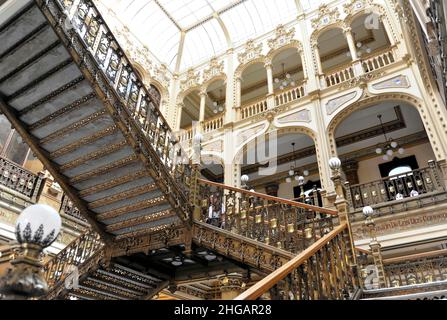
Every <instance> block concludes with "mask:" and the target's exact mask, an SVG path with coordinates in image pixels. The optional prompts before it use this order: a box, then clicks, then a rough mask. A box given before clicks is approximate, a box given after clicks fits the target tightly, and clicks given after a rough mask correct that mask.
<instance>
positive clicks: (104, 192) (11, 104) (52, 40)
mask: <svg viewBox="0 0 447 320" xmlns="http://www.w3.org/2000/svg"><path fill="white" fill-rule="evenodd" d="M15 6H17V8H16V10H15V11H14V12H13V13H12V14H10V17H9V18H8V19H7V20H6V21H5V22H3V23H1V24H0V42H1V43H2V46H1V48H0V111H1V112H2V113H3V114H5V115H6V117H7V118H8V119H9V121H10V122H11V123H12V124H13V126H14V127H15V129H16V130H17V131H18V132H19V133H20V135H21V136H22V137H23V139H24V140H25V141H26V142H27V143H28V144H29V146H30V147H31V149H32V151H33V152H34V153H35V155H36V156H37V157H38V158H39V160H41V161H42V163H43V164H44V166H45V168H46V169H48V170H49V171H50V173H51V174H52V175H53V177H54V178H55V179H56V180H57V181H58V183H59V184H60V185H61V187H62V188H63V190H64V192H65V194H66V195H67V196H68V197H69V198H70V199H71V200H72V201H73V202H74V203H75V205H76V207H77V208H78V209H79V211H80V213H81V214H82V215H83V216H85V217H86V218H87V219H88V222H89V223H90V224H91V225H92V227H93V230H92V231H89V232H88V233H86V234H84V235H82V236H81V237H80V238H78V239H76V240H75V241H74V242H73V243H72V244H70V245H69V246H68V247H67V248H65V249H64V250H63V251H61V252H60V253H59V254H58V255H57V256H56V257H55V258H54V259H53V260H51V261H50V262H49V263H48V264H47V265H46V267H45V274H46V278H47V281H48V283H49V284H50V288H51V290H50V292H49V294H48V295H47V296H46V297H45V298H47V299H56V298H71V299H119V300H121V299H150V298H151V297H152V296H153V295H154V294H156V293H158V292H159V291H160V290H162V289H164V288H166V287H167V286H168V285H169V286H170V285H172V284H175V283H176V281H182V280H187V279H196V278H197V279H198V278H203V277H212V276H213V275H214V276H217V275H221V274H224V273H228V272H256V273H258V274H260V275H266V274H268V273H271V272H272V271H274V270H281V268H282V267H283V266H287V265H288V263H289V262H290V261H294V259H295V258H294V257H295V255H297V254H302V253H303V252H306V257H307V260H306V263H305V265H306V266H307V267H306V268H310V267H312V268H322V269H321V270H325V269H324V268H329V269H328V270H335V271H333V272H335V273H333V276H332V277H330V278H328V279H325V283H326V284H325V285H326V286H328V287H324V288H326V289H327V290H326V291H324V290H323V291H321V292H322V293H321V295H320V296H318V297H335V298H343V297H344V296H343V295H341V294H340V290H341V286H344V285H346V284H347V283H349V280H350V279H351V278H349V277H355V275H353V273H352V270H351V269H352V267H353V265H351V264H350V263H348V261H347V260H346V259H344V256H345V255H346V256H348V253H349V248H351V246H352V244H351V240H350V238H349V232H348V231H349V228H348V226H347V225H346V224H344V223H343V221H340V222H342V227H343V228H341V227H334V223H335V224H337V223H338V222H339V221H338V220H339V219H338V217H337V211H334V210H328V209H324V208H319V207H314V206H310V205H306V204H304V203H298V202H294V201H287V200H284V199H279V198H275V197H270V196H266V195H262V194H258V193H254V192H248V191H246V190H242V189H237V188H231V187H228V186H224V185H220V184H215V183H210V182H207V181H204V180H200V179H198V177H197V172H198V170H197V168H195V167H193V166H191V165H189V164H183V163H182V162H184V161H180V160H183V158H182V156H181V150H179V147H178V146H177V144H176V138H175V135H174V134H173V132H172V131H171V129H170V128H169V126H168V124H167V122H166V120H165V119H164V118H163V116H162V115H161V113H160V111H159V109H158V108H157V106H156V105H155V104H154V101H155V100H154V99H153V98H152V97H151V94H150V93H149V92H148V91H147V90H146V88H145V87H144V85H143V84H142V82H141V80H140V79H139V77H138V75H137V73H136V72H135V71H134V70H133V68H132V65H131V63H130V62H129V60H128V59H127V58H126V56H125V54H124V52H123V50H122V49H121V48H120V46H119V44H118V42H117V41H116V40H115V38H114V37H113V34H112V33H111V32H110V30H109V28H108V27H107V26H106V24H105V23H104V21H103V19H102V18H101V16H100V14H99V12H98V11H97V9H96V8H95V5H94V4H93V2H92V1H91V0H45V1H44V0H35V1H31V0H23V1H17V3H16V4H15ZM179 151H180V152H179ZM218 204H221V205H220V207H219V205H218ZM210 206H217V207H219V208H218V210H219V212H220V216H221V219H219V221H212V224H214V225H211V224H209V223H206V222H210V221H207V219H208V209H209V207H210ZM340 220H342V219H340ZM216 222H218V224H216ZM335 231H337V233H336V234H335V235H334V232H335ZM328 235H334V236H331V237H329V238H328ZM341 235H343V236H341ZM346 235H348V236H346ZM334 239H336V241H335V240H334ZM322 241H326V242H324V245H326V244H328V245H330V246H331V247H330V248H331V249H328V250H326V251H324V252H323V253H320V251H318V250H317V252H316V255H315V257H317V258H318V259H320V258H322V259H326V260H322V261H323V262H321V263H320V262H319V260H318V259H317V258H312V259H311V258H309V256H307V255H308V254H309V252H308V250H309V249H311V248H313V249H312V250H315V248H316V247H314V246H315V245H316V244H318V249H320V248H321V246H319V245H320V244H321V242H322ZM325 248H326V247H325ZM310 253H311V254H314V253H315V252H314V251H312V252H310ZM331 257H332V258H331ZM309 261H310V262H309ZM324 261H326V262H327V263H329V264H325V263H324ZM302 265H303V264H302ZM294 266H295V267H297V266H296V264H294ZM300 268H301V267H300ZM299 270H301V271H300V272H304V271H303V270H307V269H299ZM288 273H290V274H291V275H292V276H290V277H288V279H295V278H294V277H293V274H294V273H293V270H292V269H288ZM300 274H301V273H300ZM315 275H316V276H318V277H319V275H320V273H319V272H317V271H315ZM339 276H340V277H341V276H342V278H340V277H339ZM316 279H317V280H316V281H313V282H312V285H313V284H318V283H319V282H318V279H320V278H316ZM276 280H277V283H275V284H272V286H278V285H279V284H280V283H281V284H282V283H283V282H284V281H283V278H281V277H279V278H277V279H276ZM276 280H275V281H276ZM354 282H355V281H354ZM306 285H307V286H309V283H307V284H306ZM321 288H323V287H321ZM314 289H316V288H314ZM300 290H301V289H300ZM334 290H335V291H334ZM351 291H352V290H351ZM300 292H301V291H300ZM308 292H309V291H308ZM301 293H302V292H301ZM296 296H297V297H298V296H299V297H300V298H312V297H313V296H312V297H311V296H309V295H308V294H296Z"/></svg>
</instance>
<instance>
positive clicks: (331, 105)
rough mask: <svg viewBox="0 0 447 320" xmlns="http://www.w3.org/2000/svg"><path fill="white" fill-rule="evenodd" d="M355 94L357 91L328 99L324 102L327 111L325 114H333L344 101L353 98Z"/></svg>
mask: <svg viewBox="0 0 447 320" xmlns="http://www.w3.org/2000/svg"><path fill="white" fill-rule="evenodd" d="M356 96H357V91H354V92H350V93H348V94H345V95H343V96H341V97H338V98H335V99H332V100H329V101H328V102H327V103H326V112H327V114H328V115H331V114H333V113H334V112H335V111H337V109H338V108H340V107H341V106H342V105H344V104H345V103H347V102H349V101H351V100H353V99H355V97H356Z"/></svg>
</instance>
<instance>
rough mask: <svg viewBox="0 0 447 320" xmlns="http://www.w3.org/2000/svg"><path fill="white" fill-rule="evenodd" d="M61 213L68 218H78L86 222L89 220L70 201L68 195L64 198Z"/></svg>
mask: <svg viewBox="0 0 447 320" xmlns="http://www.w3.org/2000/svg"><path fill="white" fill-rule="evenodd" d="M59 212H60V213H64V214H66V215H67V216H70V217H73V218H76V219H78V220H81V221H84V222H86V221H87V220H86V219H85V218H84V217H83V216H82V215H81V212H80V211H79V209H78V208H76V206H75V205H74V204H73V201H71V200H70V198H69V197H67V195H65V194H64V195H63V196H62V202H61V207H60V210H59Z"/></svg>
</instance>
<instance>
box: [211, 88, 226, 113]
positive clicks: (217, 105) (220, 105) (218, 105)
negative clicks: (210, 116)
mask: <svg viewBox="0 0 447 320" xmlns="http://www.w3.org/2000/svg"><path fill="white" fill-rule="evenodd" d="M213 107H214V110H213V112H214V114H218V113H219V112H223V111H224V110H225V102H224V99H223V90H222V89H220V99H219V100H218V101H214V102H213Z"/></svg>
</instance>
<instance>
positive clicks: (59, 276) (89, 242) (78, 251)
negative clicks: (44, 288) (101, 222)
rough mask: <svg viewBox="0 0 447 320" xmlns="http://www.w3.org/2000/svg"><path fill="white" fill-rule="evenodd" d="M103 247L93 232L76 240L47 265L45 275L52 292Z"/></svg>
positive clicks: (88, 232) (98, 237)
mask: <svg viewBox="0 0 447 320" xmlns="http://www.w3.org/2000/svg"><path fill="white" fill-rule="evenodd" d="M103 247H104V244H103V243H102V242H101V240H100V236H99V235H98V234H97V233H96V232H95V231H93V230H90V231H87V232H86V233H84V234H82V235H81V236H80V237H78V238H76V239H75V240H74V241H73V242H72V243H70V244H69V245H68V246H67V247H65V249H63V250H62V251H61V252H59V253H58V254H57V255H56V256H55V257H54V258H53V259H52V260H50V261H49V262H48V263H47V264H46V265H45V267H44V274H45V279H46V281H47V283H48V287H49V288H50V290H51V288H52V287H55V286H57V285H60V284H61V282H62V281H64V280H65V278H66V277H67V276H68V275H69V274H70V273H72V272H73V271H74V269H79V268H80V267H81V265H83V264H84V263H86V262H87V261H88V260H89V259H91V258H92V257H94V256H95V255H96V254H98V252H100V250H101V249H102V248H103Z"/></svg>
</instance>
